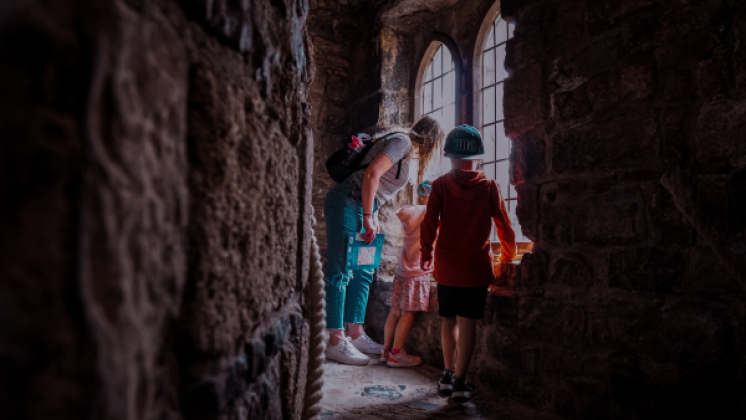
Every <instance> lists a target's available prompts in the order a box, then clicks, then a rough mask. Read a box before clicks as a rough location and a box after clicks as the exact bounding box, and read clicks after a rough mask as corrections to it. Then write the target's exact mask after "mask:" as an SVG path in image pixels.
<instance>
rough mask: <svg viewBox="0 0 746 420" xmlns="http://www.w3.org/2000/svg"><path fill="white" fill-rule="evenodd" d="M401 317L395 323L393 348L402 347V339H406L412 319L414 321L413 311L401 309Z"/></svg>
mask: <svg viewBox="0 0 746 420" xmlns="http://www.w3.org/2000/svg"><path fill="white" fill-rule="evenodd" d="M401 312H402V314H401V318H399V323H398V324H396V333H395V335H394V347H393V348H395V349H401V348H403V347H404V341H405V340H406V339H407V334H409V329H410V328H411V327H412V321H414V312H411V311H401Z"/></svg>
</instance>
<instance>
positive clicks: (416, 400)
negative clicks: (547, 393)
mask: <svg viewBox="0 0 746 420" xmlns="http://www.w3.org/2000/svg"><path fill="white" fill-rule="evenodd" d="M369 357H370V361H369V362H368V364H367V365H365V366H350V365H342V364H338V363H336V362H329V361H327V362H326V363H325V364H324V368H325V373H324V388H323V391H324V398H323V399H322V401H321V404H322V407H323V411H322V413H321V419H322V420H327V419H329V420H332V419H333V420H371V419H392V420H394V419H396V420H419V419H457V420H470V419H506V420H507V419H515V420H519V419H520V420H526V419H537V420H555V419H558V418H557V417H555V416H552V415H549V414H546V413H543V412H539V411H536V410H532V409H529V408H526V407H524V406H521V405H519V404H517V403H515V402H512V401H510V400H507V399H503V398H500V396H499V395H498V394H496V393H494V392H492V391H490V390H489V389H487V388H485V389H482V388H481V387H480V389H479V393H478V394H477V395H476V396H475V397H474V398H472V399H471V400H470V401H469V402H466V403H458V402H454V401H452V400H451V399H450V398H449V397H448V395H443V394H441V393H439V392H438V384H437V382H438V379H439V377H440V370H439V369H437V368H434V367H432V366H428V365H422V366H419V367H417V368H413V369H404V368H390V367H388V366H386V364H384V363H378V356H369Z"/></svg>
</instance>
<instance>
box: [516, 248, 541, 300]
mask: <svg viewBox="0 0 746 420" xmlns="http://www.w3.org/2000/svg"><path fill="white" fill-rule="evenodd" d="M548 272H549V261H548V257H547V255H546V254H545V253H544V252H541V251H537V252H528V253H526V254H524V255H523V259H521V277H520V279H519V280H518V281H517V282H516V283H517V284H516V290H517V291H518V292H519V293H521V294H528V295H532V294H535V293H537V292H540V291H541V288H542V286H543V285H544V283H545V282H546V281H547V278H548Z"/></svg>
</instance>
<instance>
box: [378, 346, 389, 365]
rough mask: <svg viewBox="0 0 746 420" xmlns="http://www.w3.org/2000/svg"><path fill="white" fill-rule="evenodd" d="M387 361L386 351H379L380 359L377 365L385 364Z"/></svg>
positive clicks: (387, 352)
mask: <svg viewBox="0 0 746 420" xmlns="http://www.w3.org/2000/svg"><path fill="white" fill-rule="evenodd" d="M388 361H389V351H388V350H386V349H383V350H381V358H380V359H378V363H386V362H388Z"/></svg>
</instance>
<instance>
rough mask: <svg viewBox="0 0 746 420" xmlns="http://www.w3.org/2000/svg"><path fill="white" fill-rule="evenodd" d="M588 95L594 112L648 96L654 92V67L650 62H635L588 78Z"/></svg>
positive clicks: (603, 110)
mask: <svg viewBox="0 0 746 420" xmlns="http://www.w3.org/2000/svg"><path fill="white" fill-rule="evenodd" d="M587 85H588V97H589V98H590V102H591V105H592V107H593V111H594V112H605V111H608V110H609V109H612V108H613V107H615V106H618V105H619V104H626V103H631V102H635V101H638V100H640V99H646V98H650V97H652V96H653V95H654V94H655V69H654V67H653V65H652V64H651V63H635V64H631V65H628V66H626V67H623V68H622V69H620V70H613V71H606V72H602V73H599V74H596V75H594V76H593V77H591V78H590V79H589V80H588V83H587Z"/></svg>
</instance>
